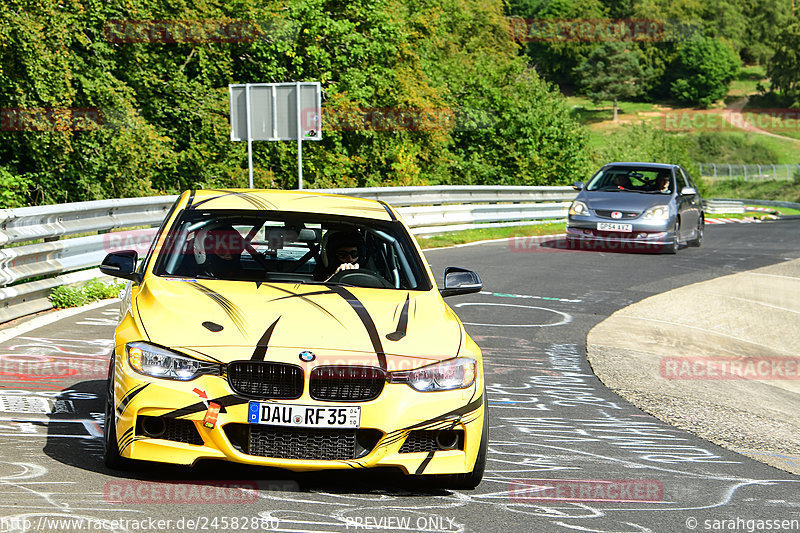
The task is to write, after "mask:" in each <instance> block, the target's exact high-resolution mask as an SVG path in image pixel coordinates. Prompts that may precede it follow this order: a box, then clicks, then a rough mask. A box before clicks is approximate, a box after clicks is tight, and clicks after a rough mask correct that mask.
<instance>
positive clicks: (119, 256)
mask: <svg viewBox="0 0 800 533" xmlns="http://www.w3.org/2000/svg"><path fill="white" fill-rule="evenodd" d="M138 260H139V254H137V253H136V251H135V250H122V251H119V252H111V253H110V254H108V255H107V256H106V258H105V259H103V262H102V263H101V264H100V272H102V273H103V274H106V275H108V276H114V277H117V278H123V279H129V280H131V281H133V282H135V283H141V282H142V275H141V274H139V273H138V272H136V262H137V261H138Z"/></svg>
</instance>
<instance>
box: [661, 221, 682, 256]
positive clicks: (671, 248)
mask: <svg viewBox="0 0 800 533" xmlns="http://www.w3.org/2000/svg"><path fill="white" fill-rule="evenodd" d="M680 232H681V221H680V220H676V221H675V237H674V238H673V239H672V244H668V245H666V247H665V248H664V253H667V254H677V253H678V248H680V247H681V243H680V240H679V237H678V236H679V235H680Z"/></svg>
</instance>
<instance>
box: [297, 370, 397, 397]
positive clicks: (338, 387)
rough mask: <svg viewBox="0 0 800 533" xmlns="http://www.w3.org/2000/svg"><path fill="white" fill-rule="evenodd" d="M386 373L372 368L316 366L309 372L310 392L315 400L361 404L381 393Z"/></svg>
mask: <svg viewBox="0 0 800 533" xmlns="http://www.w3.org/2000/svg"><path fill="white" fill-rule="evenodd" d="M384 383H386V372H385V371H384V370H382V369H380V368H377V367H373V366H318V367H317V368H315V369H314V370H312V371H311V384H310V392H311V397H312V398H314V399H315V400H331V401H338V402H362V401H367V400H374V399H375V398H377V397H378V396H380V394H381V392H382V391H383V385H384Z"/></svg>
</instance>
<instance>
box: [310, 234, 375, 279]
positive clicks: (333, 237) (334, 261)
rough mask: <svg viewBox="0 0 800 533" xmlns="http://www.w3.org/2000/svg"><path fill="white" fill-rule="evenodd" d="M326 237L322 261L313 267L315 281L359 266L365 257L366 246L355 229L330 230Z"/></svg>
mask: <svg viewBox="0 0 800 533" xmlns="http://www.w3.org/2000/svg"><path fill="white" fill-rule="evenodd" d="M326 237H327V243H326V244H325V250H324V251H323V260H322V263H321V264H319V265H317V268H315V269H314V279H315V280H316V281H328V280H329V279H330V278H331V277H332V276H333V275H334V274H336V273H337V272H341V271H342V270H354V269H357V268H359V261H361V262H362V264H363V262H364V260H365V259H366V257H365V255H366V246H365V244H364V239H363V238H362V237H361V234H360V233H358V232H357V231H355V230H347V231H332V232H331V233H330V234H329V235H327V236H326Z"/></svg>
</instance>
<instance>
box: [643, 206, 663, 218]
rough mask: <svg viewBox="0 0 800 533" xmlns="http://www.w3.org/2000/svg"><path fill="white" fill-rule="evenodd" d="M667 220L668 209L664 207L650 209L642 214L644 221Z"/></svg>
mask: <svg viewBox="0 0 800 533" xmlns="http://www.w3.org/2000/svg"><path fill="white" fill-rule="evenodd" d="M668 218H669V208H668V207H667V206H665V205H657V206H655V207H651V208H650V209H648V210H647V211H645V212H644V213H643V214H642V219H644V220H667V219H668Z"/></svg>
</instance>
